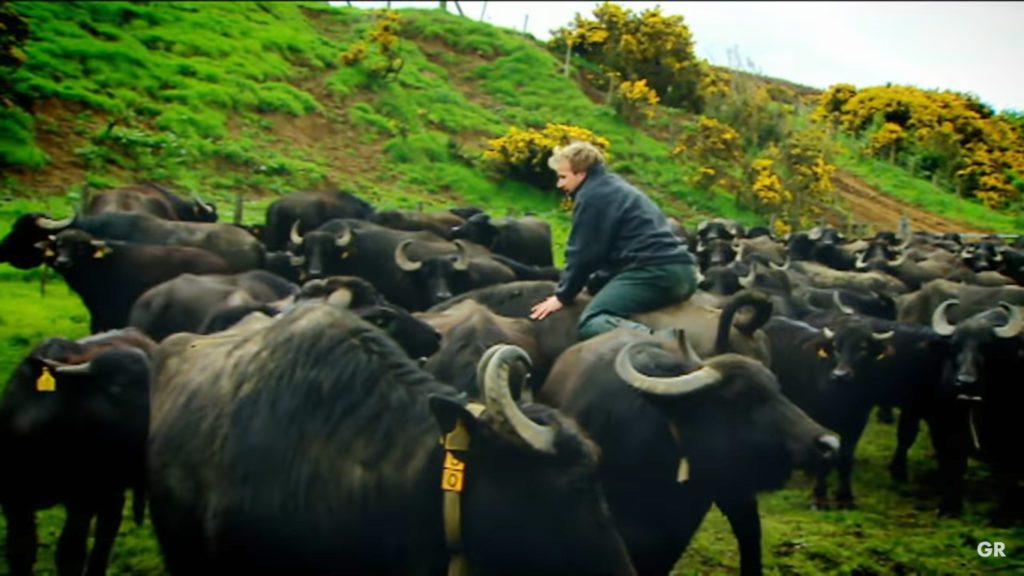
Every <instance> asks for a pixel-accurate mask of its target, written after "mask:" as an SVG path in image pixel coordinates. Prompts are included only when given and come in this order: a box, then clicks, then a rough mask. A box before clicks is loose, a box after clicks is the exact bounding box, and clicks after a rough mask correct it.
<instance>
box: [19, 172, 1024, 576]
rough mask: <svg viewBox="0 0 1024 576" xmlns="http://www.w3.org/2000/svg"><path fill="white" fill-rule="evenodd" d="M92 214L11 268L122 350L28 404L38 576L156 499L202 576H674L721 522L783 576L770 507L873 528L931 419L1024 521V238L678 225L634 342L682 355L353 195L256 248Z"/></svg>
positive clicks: (514, 253)
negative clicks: (865, 470)
mask: <svg viewBox="0 0 1024 576" xmlns="http://www.w3.org/2000/svg"><path fill="white" fill-rule="evenodd" d="M85 207H86V209H85V210H84V211H83V212H82V213H81V214H78V213H76V214H74V215H73V216H70V217H66V218H58V217H55V216H54V215H49V214H42V213H28V214H23V215H21V216H20V217H18V218H17V219H16V220H15V221H14V222H13V224H12V226H11V229H10V230H9V231H8V233H7V234H6V236H5V237H4V238H3V240H2V242H0V263H3V264H6V265H7V266H11V267H14V268H18V269H31V268H36V267H40V266H46V267H50V268H52V269H53V270H55V271H56V273H57V274H59V275H60V276H61V277H63V279H64V280H65V282H66V283H67V285H68V287H69V288H70V289H71V290H72V291H74V292H75V293H76V294H78V296H79V297H80V298H81V300H82V303H83V304H84V305H85V307H86V308H87V309H88V311H89V314H90V318H91V323H90V328H91V333H92V334H91V335H90V336H87V337H85V338H81V339H79V340H68V339H65V338H62V337H59V336H54V337H52V338H49V339H47V340H45V341H43V342H41V343H38V344H37V345H36V346H35V347H34V348H33V349H32V351H31V352H30V353H29V354H28V355H27V356H25V357H24V358H23V359H22V360H21V362H20V363H19V364H18V365H17V367H16V368H15V369H14V372H13V374H11V376H10V378H9V379H8V380H7V385H6V389H5V391H4V393H3V396H2V398H0V461H2V462H3V463H4V464H3V469H4V472H3V474H2V475H0V505H2V507H3V512H4V515H5V518H6V522H7V534H6V548H7V562H8V565H9V567H10V571H11V573H12V574H14V575H16V576H18V575H26V574H31V573H32V572H33V566H34V564H35V560H36V556H37V547H38V540H37V535H36V524H35V513H36V512H37V511H39V510H41V509H44V508H48V507H51V506H54V505H58V504H60V505H63V506H64V507H65V509H66V510H67V515H66V521H65V525H64V527H63V529H62V532H61V535H60V539H59V541H58V543H57V545H56V565H57V569H58V572H59V573H60V574H76V575H78V574H82V573H83V572H84V573H85V574H88V575H101V574H104V573H105V572H106V568H107V562H108V559H109V555H110V551H111V548H112V546H113V543H114V541H115V537H116V535H117V532H118V528H119V526H120V524H121V520H122V518H121V517H122V513H123V509H124V507H125V495H126V492H129V491H130V492H131V494H132V507H131V510H132V516H134V519H135V521H136V522H142V520H143V515H144V513H145V510H146V507H147V506H148V509H149V513H150V517H151V520H152V524H153V528H154V531H155V534H156V537H157V541H158V543H159V546H160V550H161V552H162V555H163V560H164V563H165V566H166V569H167V570H168V572H169V573H171V574H177V575H194V574H223V573H236V572H238V573H246V574H309V575H320V574H324V575H327V574H416V575H440V574H452V575H464V576H468V575H470V574H508V575H514V574H515V575H521V574H593V575H632V574H641V575H664V574H667V573H669V572H670V571H671V570H672V568H673V566H674V565H675V563H676V562H677V561H678V559H679V557H680V556H681V554H682V553H683V552H684V551H685V550H686V548H687V546H688V544H689V543H690V541H691V539H692V538H693V536H694V534H695V533H696V531H697V529H698V527H699V526H700V524H701V521H702V519H703V518H704V516H705V514H706V513H707V512H708V511H709V510H710V508H711V506H712V505H714V506H716V507H717V508H718V509H719V510H720V511H721V512H722V513H723V514H724V515H725V517H726V518H727V519H728V521H729V525H730V527H731V528H732V531H733V534H734V535H735V538H736V541H737V543H738V550H739V557H740V566H741V572H742V573H743V574H760V573H761V572H762V546H761V520H760V514H759V511H758V494H759V493H762V492H765V491H770V490H775V489H778V488H780V487H782V486H783V485H784V484H785V483H786V481H787V479H788V478H789V477H790V475H791V474H792V472H794V471H795V470H804V471H806V472H808V473H809V474H811V475H813V476H814V477H815V478H816V482H815V485H814V489H813V492H812V493H811V494H809V499H810V504H811V505H812V506H814V507H817V508H845V507H852V506H855V502H856V501H855V487H856V483H855V478H854V474H853V472H854V470H853V464H854V455H855V451H856V447H857V443H858V440H859V438H860V436H861V435H862V433H863V432H864V429H865V427H866V425H867V423H868V421H869V417H870V415H871V414H872V413H873V410H874V409H876V408H882V409H884V410H886V411H892V410H893V409H898V422H896V426H895V428H896V430H895V431H894V433H895V434H896V436H897V448H896V450H895V453H894V454H893V456H892V460H891V463H890V465H889V472H890V473H891V475H892V478H893V479H894V480H895V481H897V482H906V481H908V466H907V450H908V449H909V448H910V446H911V445H912V444H913V442H914V441H915V437H916V436H917V431H918V426H919V424H920V422H921V421H922V420H923V421H925V422H926V423H927V424H928V430H929V432H930V436H931V438H930V439H931V443H932V447H933V450H934V455H935V461H936V466H937V470H938V479H939V481H940V482H941V487H940V498H939V499H938V501H937V502H935V503H934V504H933V505H934V506H935V508H936V511H937V513H938V514H939V515H946V516H956V515H959V514H961V513H963V511H964V500H965V498H964V494H965V489H966V486H965V484H966V480H965V472H966V468H967V462H968V459H969V458H976V459H978V460H980V461H982V462H984V463H985V464H986V465H987V466H989V467H990V469H991V471H992V476H993V478H994V479H995V480H996V482H997V483H998V486H999V487H1000V494H998V495H997V498H998V499H999V500H998V504H997V505H996V506H995V507H994V512H993V518H992V521H993V522H995V523H1018V522H1021V520H1022V519H1024V499H1022V498H1024V492H1022V488H1021V482H1022V481H1024V450H1022V447H1021V443H1020V442H1019V440H1017V439H1016V438H1018V437H1017V436H1016V433H1015V432H1014V431H1015V430H1016V429H1017V428H1016V425H1015V424H1016V422H1015V418H1016V416H1017V414H1018V413H1019V411H1020V409H1021V406H1022V405H1024V387H1022V386H1021V383H1022V382H1021V377H1020V374H1022V373H1024V321H1022V318H1021V308H1022V307H1024V287H1022V284H1024V243H1022V240H1021V239H1020V238H1013V237H1006V236H998V235H989V236H983V237H971V238H967V237H966V235H959V234H956V233H948V234H943V235H939V234H932V233H923V232H914V233H904V234H902V235H898V234H896V233H893V232H887V231H883V232H879V233H877V234H874V235H873V236H869V237H863V238H846V237H845V236H844V235H843V234H842V233H841V232H840V231H839V230H837V229H835V228H831V227H827V226H818V227H815V228H812V229H810V230H805V231H798V232H793V233H791V234H788V235H786V236H785V237H775V236H774V235H773V234H772V233H771V231H770V230H768V229H767V228H764V227H756V228H750V229H747V228H745V227H744V226H742V225H740V224H739V223H737V222H734V221H731V220H726V219H721V218H712V219H707V220H704V221H702V222H700V223H699V224H698V226H697V227H696V229H688V228H686V227H684V226H681V225H678V223H676V226H675V228H674V231H675V233H676V234H677V235H678V236H679V238H680V240H681V241H682V242H683V243H685V244H686V246H687V247H688V248H689V250H690V251H691V252H692V253H693V254H694V256H695V257H696V261H697V262H698V267H699V274H698V282H699V283H698V288H699V289H698V291H697V292H696V294H695V295H694V296H693V297H692V298H691V299H689V300H688V301H686V302H684V303H681V304H677V305H673V306H668V307H665V308H662V309H659V310H654V311H650V312H647V313H644V314H641V315H637V316H636V317H635V319H636V320H638V321H641V322H644V323H646V324H648V325H650V326H651V327H653V328H656V329H660V328H676V329H678V330H675V331H674V332H675V333H676V334H677V337H672V336H664V335H661V334H671V333H672V332H673V331H672V330H668V331H663V330H659V331H658V332H657V333H656V334H658V335H651V334H650V333H642V332H638V331H633V330H629V329H626V328H620V329H617V330H615V331H612V332H608V333H605V334H602V335H600V336H597V337H594V338H591V339H588V340H584V341H580V339H579V336H578V333H577V321H578V319H579V317H580V314H581V313H582V311H583V308H584V307H585V306H586V304H587V302H588V301H589V299H590V298H591V296H592V295H593V294H594V293H596V292H597V291H598V290H600V288H601V286H602V284H603V283H604V282H605V281H607V278H608V277H609V276H610V275H611V271H601V272H598V273H596V274H595V275H594V277H593V278H592V279H591V281H590V282H589V283H588V288H587V291H585V292H584V293H583V294H581V295H580V296H579V297H578V298H577V299H576V301H575V302H573V303H572V304H570V305H567V306H566V307H565V308H564V309H563V310H561V311H559V312H558V313H556V314H552V315H550V316H548V317H547V318H545V319H543V320H540V321H534V320H530V319H529V313H530V308H531V306H532V305H533V304H535V303H536V302H538V301H540V300H542V299H543V298H545V297H546V296H548V295H550V294H551V293H552V291H553V289H554V286H555V283H556V282H557V281H558V279H559V275H560V272H561V271H560V270H559V269H558V268H557V267H556V266H555V260H554V258H553V244H552V235H551V228H550V226H549V225H548V223H547V222H545V221H544V220H543V219H542V218H539V217H537V216H534V215H526V216H521V217H512V216H506V217H496V216H492V215H490V214H487V213H486V212H485V211H483V210H481V209H479V208H475V207H453V208H451V209H447V210H436V211H432V212H425V211H422V210H380V209H377V208H376V207H374V206H373V205H372V204H370V203H369V202H367V201H366V200H364V199H362V198H359V197H358V196H356V195H355V194H352V193H351V192H347V191H341V190H322V191H306V192H296V193H293V194H289V195H286V196H282V197H280V198H278V199H276V200H275V201H274V202H272V203H271V204H270V205H269V206H268V208H267V212H266V220H265V222H264V223H263V224H262V225H260V226H256V227H242V226H238V225H233V224H224V223H218V222H217V221H216V220H217V213H216V208H215V207H214V206H213V205H212V204H210V203H207V202H204V201H202V200H201V199H199V198H196V197H193V198H191V199H188V200H186V199H184V198H181V197H179V196H177V195H175V194H174V193H172V192H171V191H169V190H167V189H165V188H163V187H161V186H158V185H156V184H153V183H148V182H147V183H139V184H133V185H130V186H126V187H123V188H118V189H113V190H107V191H104V192H102V193H99V194H97V195H95V196H94V197H93V198H92V199H91V200H90V201H89V202H88V203H87V204H85ZM833 471H834V472H835V473H836V475H837V476H838V484H837V487H836V488H835V489H834V490H831V489H830V482H829V478H830V476H831V474H832V473H833ZM72 478H74V479H75V481H73V482H69V481H68V480H69V479H72ZM93 519H95V529H94V536H95V538H94V542H93V544H92V546H91V549H89V548H88V547H87V541H88V540H87V537H88V535H89V532H90V526H91V524H92V522H93Z"/></svg>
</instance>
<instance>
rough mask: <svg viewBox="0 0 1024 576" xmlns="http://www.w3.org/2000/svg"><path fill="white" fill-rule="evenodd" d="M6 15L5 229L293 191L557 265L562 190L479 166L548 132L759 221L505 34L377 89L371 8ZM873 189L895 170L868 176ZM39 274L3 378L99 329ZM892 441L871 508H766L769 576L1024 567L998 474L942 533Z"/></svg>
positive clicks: (93, 7)
mask: <svg viewBox="0 0 1024 576" xmlns="http://www.w3.org/2000/svg"><path fill="white" fill-rule="evenodd" d="M13 5H14V7H15V9H16V10H18V11H19V13H21V14H22V15H24V16H26V17H27V18H28V19H29V23H30V25H31V30H32V38H31V41H30V42H29V44H28V45H27V46H26V49H25V51H26V53H27V55H28V60H27V62H26V64H25V65H24V66H23V67H22V68H21V69H20V70H19V71H18V73H17V74H16V75H15V77H14V78H13V84H14V85H15V87H16V88H17V92H18V95H19V98H21V99H22V100H31V102H32V108H31V109H32V110H33V112H34V114H33V115H32V116H31V117H29V118H26V117H23V116H17V117H16V115H13V114H11V113H9V112H3V113H2V114H7V115H6V116H4V117H2V118H0V126H2V127H0V158H6V159H7V161H8V162H11V161H12V160H11V159H12V158H15V157H16V158H18V159H19V160H18V162H19V165H18V166H6V167H4V168H3V172H2V175H0V232H2V233H6V232H7V231H8V230H9V229H10V225H11V223H12V222H13V220H14V218H16V217H17V216H18V215H20V214H23V213H25V212H29V211H47V212H50V213H51V214H54V215H58V216H62V215H65V214H67V213H69V211H70V210H72V209H73V207H74V206H75V205H77V204H78V203H79V202H80V199H81V194H82V192H83V188H84V187H85V186H88V187H89V188H91V189H98V188H101V187H107V186H113V185H118V184H123V183H126V182H129V181H132V180H136V179H143V178H147V179H154V180H157V181H160V182H163V183H166V184H168V185H169V186H171V187H172V188H174V189H176V190H180V191H184V192H188V191H195V192H199V193H201V194H202V195H203V196H204V197H207V199H209V198H214V199H216V200H218V201H219V202H218V203H219V206H220V210H221V213H222V214H224V215H225V219H229V218H230V213H231V208H230V202H231V200H232V199H233V198H234V196H235V195H236V194H239V193H240V194H242V195H243V197H244V198H245V206H244V212H243V221H245V222H246V223H256V222H260V221H262V219H263V210H264V209H265V207H266V205H267V204H268V203H269V202H270V201H272V200H273V199H274V198H276V196H277V195H279V194H284V193H287V192H291V191H295V190H300V189H305V188H312V187H320V186H327V185H337V186H341V187H345V188H348V189H351V190H353V191H355V192H356V193H358V194H359V195H361V196H364V197H366V198H368V199H369V200H371V201H372V202H374V203H376V204H378V205H381V206H388V207H415V206H417V205H419V204H420V203H422V204H423V205H424V206H425V207H427V208H432V207H447V206H451V205H454V204H477V205H480V206H483V207H485V208H487V209H488V210H490V211H491V212H494V213H503V212H504V211H505V210H515V211H517V212H523V211H526V210H530V211H533V212H536V213H538V214H539V215H541V216H543V217H545V218H547V219H548V220H549V221H550V222H552V224H553V226H554V229H555V237H556V238H555V239H556V245H557V249H556V254H558V257H559V258H561V247H562V246H563V245H564V240H565V235H566V232H567V228H568V215H567V214H566V213H564V212H562V211H559V210H558V199H557V197H556V196H555V195H554V193H553V192H554V187H553V179H552V187H551V188H550V189H548V190H538V189H535V188H532V187H530V186H526V185H523V184H519V183H516V182H512V181H508V180H501V179H499V178H495V177H492V176H490V175H489V174H488V173H487V172H486V171H485V170H484V167H483V165H482V164H481V161H480V152H481V151H482V150H483V147H484V145H485V142H486V140H487V139H488V138H492V137H495V136H498V135H501V134H503V133H504V131H505V130H506V129H507V127H508V126H509V125H513V124H515V125H533V126H542V125H543V124H544V123H546V122H564V123H571V124H576V125H579V126H582V127H585V128H588V129H590V130H592V131H594V132H595V133H598V134H600V135H602V136H604V137H606V138H608V139H609V140H610V141H611V152H612V155H613V158H612V166H613V168H615V169H616V170H618V171H619V172H621V173H623V174H625V175H626V176H628V177H629V178H630V179H632V180H633V181H635V182H636V183H638V184H639V185H640V186H641V187H643V188H644V189H645V190H648V191H649V192H651V193H652V195H654V196H655V198H656V199H657V200H658V201H659V202H660V203H661V204H662V205H663V206H665V208H666V212H668V213H669V214H673V215H676V216H678V217H680V218H681V219H682V220H684V221H687V222H692V221H694V220H696V219H697V218H699V217H700V216H701V215H702V214H720V215H727V216H734V217H739V218H740V219H741V220H744V221H746V222H753V221H755V220H756V218H755V217H754V216H753V215H751V214H749V213H746V212H743V211H739V210H737V209H736V208H735V206H734V205H733V200H732V199H731V198H729V197H724V196H717V195H714V194H704V193H698V192H696V191H694V190H692V189H690V188H689V187H688V186H687V185H686V184H685V182H686V177H687V176H688V175H689V174H690V173H691V171H692V170H693V169H694V167H692V166H686V165H682V164H679V163H678V161H676V160H674V159H672V158H670V157H669V149H670V140H671V136H672V134H673V130H674V129H675V125H674V122H677V121H678V120H679V117H678V116H673V115H671V114H669V113H666V114H665V115H664V116H663V117H662V118H661V120H659V121H658V122H657V123H656V124H655V125H653V126H650V127H649V128H648V130H646V131H641V130H637V129H634V128H632V127H630V126H628V125H626V124H625V123H624V122H623V121H622V120H621V119H620V118H619V117H617V116H616V115H615V114H614V112H612V111H611V110H610V109H609V108H607V107H605V106H603V105H601V104H599V103H597V102H600V101H601V98H602V95H601V94H600V93H595V92H593V91H592V90H590V89H589V88H588V87H587V86H581V85H579V84H577V83H576V81H575V80H574V79H571V78H570V79H567V78H565V77H564V76H562V75H561V71H560V63H559V61H558V59H557V58H555V57H553V56H552V55H550V54H549V53H548V52H547V51H546V50H545V49H544V48H543V47H542V46H540V45H538V44H537V43H536V42H535V41H534V40H532V39H531V38H529V37H526V36H522V35H520V34H517V33H514V32H510V31H508V30H503V29H498V28H495V27H492V26H490V25H487V24H481V23H478V22H474V21H472V20H469V19H463V18H459V17H457V16H454V15H449V14H445V13H441V12H438V11H435V10H403V11H401V21H400V22H401V27H402V28H401V32H400V37H401V39H400V41H399V43H398V51H399V54H400V55H401V57H402V59H403V60H404V66H403V68H402V70H401V72H400V73H399V75H398V77H397V80H394V81H383V80H380V79H377V78H375V77H374V76H373V75H372V73H370V72H369V68H368V67H366V66H363V67H360V66H354V67H349V66H344V65H342V64H341V63H340V61H339V56H340V55H341V54H342V53H344V52H345V51H346V50H348V49H349V48H350V47H351V46H352V45H353V44H354V43H356V42H357V41H359V39H361V38H362V37H363V36H364V35H365V34H366V33H367V31H369V30H370V29H371V28H372V27H373V24H374V15H373V13H371V12H367V11H362V10H357V9H348V8H344V7H342V8H332V7H329V6H327V5H326V4H325V3H273V2H266V3H185V2H175V3H149V4H143V3H113V2H111V3H73V4H56V3H25V2H15V3H13ZM19 138H20V140H19ZM851 162H853V161H852V160H851ZM855 168H856V166H852V167H850V168H849V169H850V170H851V171H855ZM876 172H877V173H882V170H881V169H878V170H875V169H868V170H865V171H864V175H863V177H864V178H869V177H872V176H873V175H875V173H876ZM893 178H895V176H894V177H893ZM879 183H880V184H882V185H887V183H886V181H884V180H880V181H879ZM979 218H982V219H984V218H988V216H987V215H985V214H981V215H980V216H979ZM1001 225H1002V224H1000V226H1001ZM1007 225H1008V226H1012V225H1014V224H1013V223H1012V222H1011V223H1009V224H1007ZM40 273H41V272H40V271H38V270H36V271H28V272H25V271H20V270H15V269H13V268H10V267H7V266H0V293H2V294H4V298H2V299H0V377H2V378H4V379H6V378H7V377H8V375H9V374H10V373H11V372H12V370H13V369H14V367H15V364H16V362H17V361H18V360H19V359H20V358H21V357H23V356H24V354H25V353H27V352H28V350H30V349H31V348H32V347H33V346H34V345H35V344H37V343H38V342H39V341H40V340H42V339H43V338H45V337H48V336H55V335H61V336H65V337H69V338H75V337H79V336H82V335H84V334H85V333H86V332H87V330H88V314H87V312H86V311H85V309H84V308H83V307H82V305H81V303H80V302H79V300H78V298H77V297H76V296H75V295H74V294H72V293H70V292H69V291H68V289H67V288H66V286H64V285H63V283H62V282H60V281H59V279H54V277H53V273H52V272H51V273H50V275H49V281H48V282H47V284H46V288H45V296H44V297H41V296H40V294H39V290H40V286H39V282H40ZM894 436H895V430H894V429H893V428H892V427H890V426H883V425H879V424H876V423H872V424H871V425H870V426H869V428H868V431H867V434H866V437H865V439H864V440H863V442H862V450H861V452H860V453H859V459H858V470H857V476H856V484H855V489H856V490H857V491H858V494H859V496H860V498H861V500H860V504H861V508H860V509H859V510H854V511H831V512H813V511H810V510H808V507H807V502H808V495H809V492H810V484H809V481H808V480H807V479H806V478H803V477H802V476H797V477H795V478H794V479H793V481H792V482H791V484H790V486H789V487H788V488H787V489H785V490H782V491H780V492H778V493H775V494H771V495H767V496H765V497H764V498H763V499H762V511H763V518H764V541H765V565H766V572H767V573H769V574H817V573H844V574H853V573H856V574H893V573H898V574H910V573H919V574H964V573H986V572H997V571H1003V572H1007V573H1011V572H1021V571H1024V561H1022V560H1021V558H1022V556H1021V554H1022V553H1024V534H1022V533H1021V531H1020V530H1016V531H1014V530H1008V529H996V528H992V527H989V526H987V524H986V521H985V517H984V514H985V513H986V512H987V511H988V510H989V509H990V507H991V506H992V500H991V498H992V497H991V493H992V492H991V489H992V486H991V482H990V480H989V478H988V476H987V472H986V470H985V468H984V467H983V466H981V465H980V464H977V463H972V465H971V469H970V478H969V486H970V487H971V492H970V494H969V495H968V497H969V499H968V505H967V508H968V514H967V516H966V517H964V518H963V519H959V520H943V521H937V520H936V519H935V518H934V514H933V512H932V508H931V507H932V505H933V504H934V502H935V496H936V493H935V491H934V489H933V488H931V487H928V488H919V487H917V485H914V486H913V487H910V488H905V489H903V488H900V489H897V488H894V487H892V486H891V485H890V484H889V482H888V480H887V475H886V472H885V459H886V458H887V455H888V453H889V452H890V451H891V449H892V447H893V444H894ZM933 469H934V463H933V461H932V459H931V453H930V447H929V446H928V442H927V437H926V434H925V433H924V431H922V434H921V438H920V441H919V443H918V445H917V446H915V448H914V450H913V451H912V452H911V473H912V475H913V477H915V478H918V479H920V478H922V477H923V478H924V479H928V478H929V477H930V476H931V471H932V470H933ZM932 479H933V480H934V478H932ZM69 481H74V479H69ZM929 486H931V485H929ZM62 517H63V513H62V511H60V510H51V511H47V512H46V513H44V514H42V515H41V520H40V540H41V542H42V546H41V548H40V554H39V563H38V566H39V571H38V572H37V573H39V574H53V573H54V568H53V551H54V546H55V543H56V540H57V536H58V533H59V529H60V522H61V519H62ZM0 533H5V524H3V522H2V520H0ZM981 540H989V541H992V540H1001V541H1004V542H1006V543H1007V544H1008V546H1009V548H1010V550H1009V552H1010V553H1009V557H1008V558H1005V559H982V558H979V557H978V556H977V555H976V553H975V545H976V543H977V542H978V541H981ZM4 546H5V544H4V543H3V539H2V538H0V574H5V573H7V566H6V562H5V560H4V559H3V556H4V553H5V548H4ZM737 566H738V557H737V554H736V552H735V543H734V540H733V538H732V536H731V535H730V534H729V528H728V526H727V523H726V522H725V520H724V519H723V518H722V517H721V515H719V514H718V513H717V512H714V513H713V514H712V515H710V516H709V518H708V519H707V521H706V522H705V525H704V526H703V528H702V529H701V531H700V532H699V533H698V536H697V539H696V541H695V542H694V544H693V545H692V546H691V548H690V550H689V551H688V552H687V553H686V555H684V556H683V558H682V559H681V561H680V564H679V566H678V569H677V573H679V574H713V573H729V572H735V571H736V568H737ZM110 573H111V574H139V575H143V574H145V575H156V574H163V570H162V564H161V562H160V558H159V555H158V553H157V548H156V544H155V541H154V539H153V536H152V528H151V526H150V525H149V524H148V522H147V523H146V524H145V525H144V526H142V527H140V528H139V527H134V526H130V525H128V524H127V523H126V524H125V526H123V527H122V534H121V538H119V540H118V542H117V544H116V545H115V549H114V558H113V563H112V568H111V570H110Z"/></svg>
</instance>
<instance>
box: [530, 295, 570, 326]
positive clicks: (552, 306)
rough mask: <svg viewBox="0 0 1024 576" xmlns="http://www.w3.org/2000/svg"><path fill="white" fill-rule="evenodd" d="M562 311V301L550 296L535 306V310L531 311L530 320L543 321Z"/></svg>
mask: <svg viewBox="0 0 1024 576" xmlns="http://www.w3.org/2000/svg"><path fill="white" fill-rule="evenodd" d="M561 309H562V301H561V300H559V299H558V297H556V296H548V297H547V298H545V299H543V300H541V301H540V302H538V303H536V304H534V305H533V308H531V309H530V318H532V319H534V320H543V319H545V318H547V317H548V316H549V315H551V314H553V313H555V312H558V311H559V310H561Z"/></svg>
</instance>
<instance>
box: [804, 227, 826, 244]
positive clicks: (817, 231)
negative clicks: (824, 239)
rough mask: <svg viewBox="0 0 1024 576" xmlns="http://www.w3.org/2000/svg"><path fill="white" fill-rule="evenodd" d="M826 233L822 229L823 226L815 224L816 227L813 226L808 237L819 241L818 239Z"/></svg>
mask: <svg viewBox="0 0 1024 576" xmlns="http://www.w3.org/2000/svg"><path fill="white" fill-rule="evenodd" d="M824 233H825V231H824V230H822V229H821V226H815V227H814V228H811V231H810V232H808V233H807V237H808V238H810V239H811V240H813V241H815V242H817V241H818V240H821V236H822V235H823V234H824Z"/></svg>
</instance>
